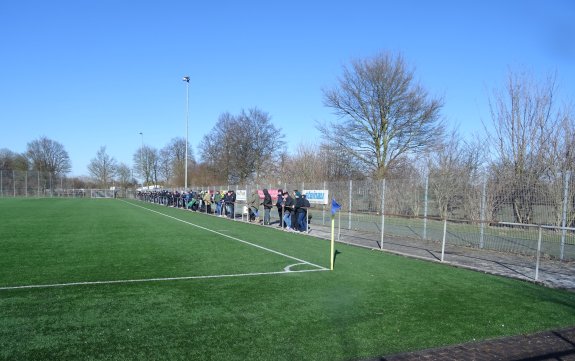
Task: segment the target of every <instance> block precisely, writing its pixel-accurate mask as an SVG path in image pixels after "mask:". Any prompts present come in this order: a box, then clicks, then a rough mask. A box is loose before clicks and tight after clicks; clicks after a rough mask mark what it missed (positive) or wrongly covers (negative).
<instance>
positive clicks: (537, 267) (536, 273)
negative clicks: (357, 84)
mask: <svg viewBox="0 0 575 361" xmlns="http://www.w3.org/2000/svg"><path fill="white" fill-rule="evenodd" d="M542 230H543V227H541V225H539V237H538V239H537V261H535V281H537V280H538V279H539V256H540V255H541V234H542Z"/></svg>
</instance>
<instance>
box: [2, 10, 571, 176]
mask: <svg viewBox="0 0 575 361" xmlns="http://www.w3.org/2000/svg"><path fill="white" fill-rule="evenodd" d="M0 45H1V49H2V52H1V54H2V56H0V124H1V125H2V126H1V128H0V129H1V130H0V148H8V149H10V150H12V151H15V152H24V151H25V150H26V145H27V143H28V142H30V141H32V140H34V139H38V138H40V137H42V136H46V137H48V138H50V139H53V140H55V141H58V142H60V143H61V144H63V145H64V147H65V149H66V150H67V151H68V153H69V155H70V158H71V161H72V174H71V175H75V176H80V175H87V174H88V171H87V169H86V166H87V164H88V163H89V162H90V160H91V159H93V158H94V157H95V156H96V153H97V151H98V149H99V148H100V147H101V146H106V149H107V153H108V154H110V155H111V156H113V157H114V158H115V159H116V160H117V161H119V162H124V163H126V164H128V165H129V166H131V165H132V156H133V154H134V153H135V152H136V151H137V149H138V147H139V146H140V145H141V141H142V137H141V136H140V134H139V133H140V132H143V134H144V135H143V141H144V143H145V144H146V145H149V146H153V147H156V148H158V149H160V148H162V147H164V146H165V145H166V144H167V143H168V142H169V141H170V140H171V139H172V138H174V137H178V136H180V137H183V136H185V126H186V118H185V116H186V88H185V83H184V82H183V81H182V80H181V79H182V77H183V76H184V75H189V76H190V78H191V81H190V103H189V106H190V108H189V109H190V113H189V126H190V135H189V140H190V143H191V145H192V147H193V150H194V154H195V155H196V158H197V157H198V151H197V145H198V144H199V142H200V140H201V138H202V137H203V135H205V134H206V133H208V132H209V131H210V130H211V129H212V127H213V126H214V125H215V123H216V121H217V119H218V117H219V115H220V114H222V113H224V112H230V113H232V114H238V113H239V112H240V111H241V109H246V110H247V109H249V108H252V107H257V108H259V109H261V110H263V111H265V112H268V113H269V114H270V115H271V117H272V122H273V123H274V124H275V125H276V126H278V127H281V128H282V130H283V132H284V134H285V135H286V141H287V142H288V149H289V150H290V151H292V152H293V151H294V150H295V148H296V147H297V145H298V144H300V143H308V144H313V143H316V142H317V141H318V139H319V137H320V134H319V133H318V131H317V130H316V129H315V126H314V125H315V122H316V121H320V122H323V121H331V120H335V119H336V118H335V117H334V116H333V115H332V112H331V111H330V109H329V108H326V107H325V106H324V105H323V98H322V89H324V88H330V87H333V86H334V85H336V83H337V79H338V77H339V76H340V75H341V73H342V67H343V66H346V65H348V64H349V63H350V61H351V60H352V59H357V58H366V57H372V56H374V55H376V54H378V53H380V52H386V51H390V52H393V53H398V52H400V53H402V54H403V56H404V57H405V59H406V60H407V62H408V63H409V64H410V65H411V66H412V67H413V68H414V69H415V74H416V77H417V78H418V80H419V81H420V82H421V84H422V85H423V86H424V87H425V88H426V89H427V90H428V91H429V93H430V94H432V95H434V96H441V97H443V98H444V101H445V106H444V108H443V112H442V115H443V117H444V118H445V119H446V121H447V124H448V125H449V126H450V127H452V128H453V127H458V128H459V130H460V132H461V133H462V134H463V135H464V136H473V134H474V133H475V132H482V131H483V126H482V123H481V121H482V120H484V121H485V120H489V113H488V108H487V101H488V96H489V95H490V92H491V91H492V90H493V89H494V88H501V87H502V84H503V83H504V81H505V77H506V74H507V72H508V70H509V69H514V70H528V71H531V72H533V73H534V74H535V75H537V76H543V75H545V74H546V73H548V72H552V71H557V72H558V75H559V80H560V89H561V94H562V96H563V97H564V98H565V99H569V98H570V99H573V95H574V89H575V86H574V84H575V2H574V1H572V0H540V1H529V0H526V1H520V0H506V1H500V0H499V1H491V0H489V1H423V0H422V1H375V0H374V1H365V0H355V1H311V0H310V1H300V0H295V1H284V2H279V1H248V0H246V1H219V2H208V1H145V0H140V1H120V0H90V1H88V0H87V1H82V0H75V1H60V0H54V1H26V0H19V1H15V0H4V1H2V2H1V4H0Z"/></svg>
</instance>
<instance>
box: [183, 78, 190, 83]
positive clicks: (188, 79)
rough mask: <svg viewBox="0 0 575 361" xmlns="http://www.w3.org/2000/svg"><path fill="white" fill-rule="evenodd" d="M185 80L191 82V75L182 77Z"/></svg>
mask: <svg viewBox="0 0 575 361" xmlns="http://www.w3.org/2000/svg"><path fill="white" fill-rule="evenodd" d="M182 80H183V81H185V82H186V83H189V82H190V77H189V76H185V77H183V78H182Z"/></svg>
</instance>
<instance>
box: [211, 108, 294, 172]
mask: <svg viewBox="0 0 575 361" xmlns="http://www.w3.org/2000/svg"><path fill="white" fill-rule="evenodd" d="M283 138H284V136H283V134H282V133H281V129H279V128H276V127H275V126H274V125H273V124H272V123H271V117H270V116H269V114H268V113H265V112H262V111H261V110H259V109H257V108H252V109H249V110H248V111H247V112H246V111H244V110H242V112H241V113H240V114H239V115H238V116H233V115H231V114H229V113H224V114H222V115H221V116H220V118H219V120H218V123H217V124H216V126H215V127H214V128H213V129H212V130H211V131H210V133H208V134H206V135H205V136H204V138H203V140H202V142H201V144H200V151H201V156H202V160H203V161H204V162H205V163H206V164H207V165H208V166H209V167H210V168H212V169H214V170H217V172H220V173H221V174H223V175H225V177H227V181H228V182H230V183H243V182H245V181H246V180H248V179H250V180H253V181H254V182H256V183H257V182H262V181H264V180H265V179H266V178H267V177H268V174H269V173H268V172H269V169H271V168H272V167H273V165H274V162H275V161H277V159H278V157H279V155H280V154H281V152H282V151H283V148H284V146H285V142H284V141H283Z"/></svg>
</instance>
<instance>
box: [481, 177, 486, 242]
mask: <svg viewBox="0 0 575 361" xmlns="http://www.w3.org/2000/svg"><path fill="white" fill-rule="evenodd" d="M486 191H487V179H486V178H484V179H483V190H482V192H481V215H480V222H481V224H480V226H479V227H480V230H479V248H480V249H483V247H484V244H485V241H484V239H483V235H484V233H485V208H486V206H487V204H486V203H487V194H486Z"/></svg>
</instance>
